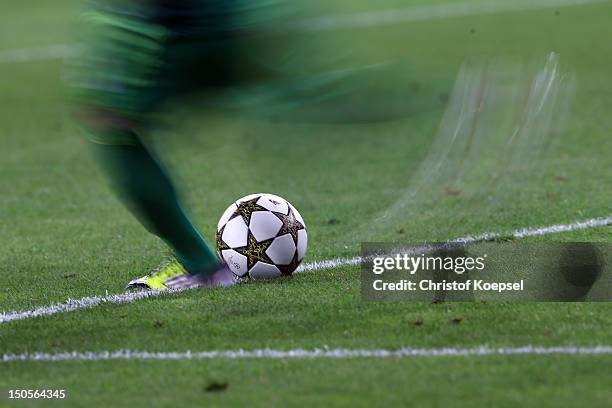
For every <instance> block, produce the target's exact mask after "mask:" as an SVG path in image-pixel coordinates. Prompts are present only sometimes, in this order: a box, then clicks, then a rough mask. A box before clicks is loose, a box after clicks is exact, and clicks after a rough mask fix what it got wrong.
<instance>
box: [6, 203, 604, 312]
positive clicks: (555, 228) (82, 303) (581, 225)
mask: <svg viewBox="0 0 612 408" xmlns="http://www.w3.org/2000/svg"><path fill="white" fill-rule="evenodd" d="M611 224H612V215H610V216H608V217H603V218H592V219H590V220H586V221H580V222H574V223H571V224H558V225H551V226H548V227H541V228H525V229H519V230H515V231H512V232H511V233H508V234H503V233H497V232H485V233H483V234H480V235H470V236H465V237H460V238H455V239H452V240H449V241H446V242H444V244H451V243H464V244H469V243H473V242H479V241H484V240H488V239H492V238H495V237H506V236H512V237H515V238H526V237H534V236H541V235H548V234H556V233H560V232H567V231H575V230H581V229H587V228H595V227H601V226H605V225H611ZM360 262H361V257H358V256H357V257H353V258H339V259H330V260H328V261H321V262H311V263H307V264H304V265H301V266H300V267H299V268H298V269H297V271H296V272H298V273H299V272H312V271H318V270H324V269H332V268H337V267H340V266H351V265H357V264H359V263H360ZM184 290H189V289H177V290H170V291H145V292H127V293H121V294H116V295H106V296H88V297H84V298H81V299H70V298H69V299H68V300H67V301H66V302H62V303H55V304H52V305H49V306H41V307H38V308H36V309H31V310H15V311H9V312H4V313H0V323H7V322H12V321H16V320H24V319H30V318H34V317H39V316H49V315H54V314H58V313H65V312H72V311H75V310H80V309H90V308H93V307H97V306H100V305H103V304H122V303H132V302H135V301H137V300H141V299H146V298H151V297H157V296H161V295H167V294H172V293H178V292H182V291H184Z"/></svg>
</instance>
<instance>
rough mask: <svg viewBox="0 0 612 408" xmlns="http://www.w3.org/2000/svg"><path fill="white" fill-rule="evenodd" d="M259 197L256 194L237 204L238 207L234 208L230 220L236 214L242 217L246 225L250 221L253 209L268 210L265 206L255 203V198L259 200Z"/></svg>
mask: <svg viewBox="0 0 612 408" xmlns="http://www.w3.org/2000/svg"><path fill="white" fill-rule="evenodd" d="M260 198H261V197H260V196H257V197H254V198H252V199H250V200H246V201H243V202H241V203H240V204H238V208H236V210H235V211H234V213H233V214H232V216H231V217H230V220H231V219H233V218H235V217H237V216H241V217H242V219H243V220H244V223H245V224H246V225H247V227H248V226H249V225H250V223H251V215H252V214H253V213H254V212H255V211H268V209H267V208H265V207H262V206H261V205H259V204H257V200H259V199H260ZM228 221H229V220H228Z"/></svg>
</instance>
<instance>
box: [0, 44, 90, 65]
mask: <svg viewBox="0 0 612 408" xmlns="http://www.w3.org/2000/svg"><path fill="white" fill-rule="evenodd" d="M77 51H78V46H77V45H76V44H55V45H48V46H46V47H34V48H14V49H9V50H2V51H0V64H10V63H19V62H32V61H45V60H53V59H64V58H70V57H72V56H74V55H75V54H76V53H77Z"/></svg>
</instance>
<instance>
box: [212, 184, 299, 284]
mask: <svg viewBox="0 0 612 408" xmlns="http://www.w3.org/2000/svg"><path fill="white" fill-rule="evenodd" d="M307 243H308V236H307V234H306V224H305V223H304V219H303V218H302V216H301V215H300V213H299V212H298V211H297V210H296V209H295V207H294V206H292V205H291V204H289V202H288V201H287V200H285V199H284V198H281V197H278V196H275V195H272V194H263V193H262V194H251V195H248V196H246V197H242V198H241V199H239V200H237V201H236V202H234V203H232V204H231V205H230V206H229V207H228V208H227V210H225V212H224V213H223V215H222V216H221V219H220V220H219V224H218V225H217V252H218V254H219V257H220V258H221V259H222V260H223V261H224V262H225V263H226V264H227V265H228V267H229V268H230V270H231V271H232V272H233V273H234V275H236V276H237V277H238V278H243V279H248V278H253V279H265V278H275V277H278V276H282V275H291V274H292V273H293V272H294V271H295V270H296V268H297V267H298V265H299V264H300V262H302V259H304V255H305V254H306V245H307Z"/></svg>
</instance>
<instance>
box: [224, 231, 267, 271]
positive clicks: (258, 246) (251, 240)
mask: <svg viewBox="0 0 612 408" xmlns="http://www.w3.org/2000/svg"><path fill="white" fill-rule="evenodd" d="M272 241H274V239H267V240H265V241H261V242H258V241H257V240H256V239H255V237H254V236H253V234H252V233H251V231H250V230H249V233H248V236H247V244H246V246H243V247H239V248H233V249H234V251H236V252H238V253H239V254H242V255H244V256H246V259H247V270H248V271H250V270H251V268H252V267H253V266H255V264H256V263H257V262H258V261H261V262H265V263H267V264H270V265H274V262H272V259H270V257H269V256H268V254H266V250H267V249H268V247H269V246H270V244H271V243H272Z"/></svg>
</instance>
